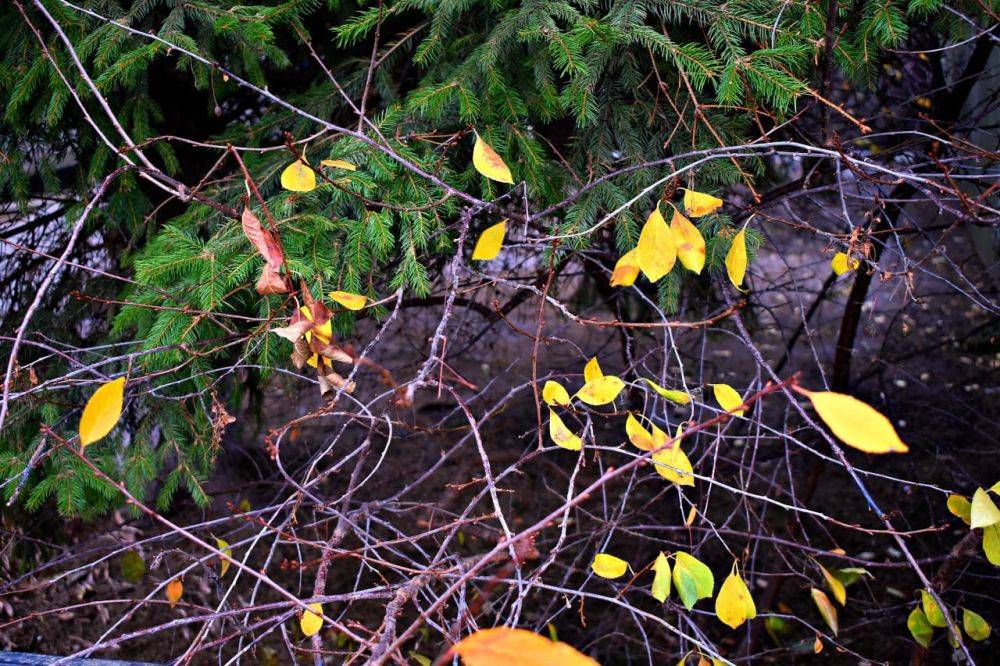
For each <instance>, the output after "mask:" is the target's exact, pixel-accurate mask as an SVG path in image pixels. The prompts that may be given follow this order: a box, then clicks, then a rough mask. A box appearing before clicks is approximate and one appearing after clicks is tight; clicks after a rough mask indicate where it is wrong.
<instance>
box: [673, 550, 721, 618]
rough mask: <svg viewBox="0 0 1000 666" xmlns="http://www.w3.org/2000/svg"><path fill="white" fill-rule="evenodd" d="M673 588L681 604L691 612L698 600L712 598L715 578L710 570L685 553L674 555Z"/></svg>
mask: <svg viewBox="0 0 1000 666" xmlns="http://www.w3.org/2000/svg"><path fill="white" fill-rule="evenodd" d="M673 579H674V587H675V588H677V594H678V595H680V598H681V603H683V604H684V607H685V608H687V609H688V610H691V609H692V608H693V607H694V605H695V603H697V602H698V600H699V599H704V598H706V597H710V596H712V591H713V590H714V589H715V577H714V576H713V575H712V570H711V569H709V568H708V567H707V566H705V564H704V563H702V562H700V561H698V559H697V558H695V557H693V556H691V555H688V554H687V553H682V552H679V551H678V552H677V553H675V554H674V572H673Z"/></svg>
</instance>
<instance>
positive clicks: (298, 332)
mask: <svg viewBox="0 0 1000 666" xmlns="http://www.w3.org/2000/svg"><path fill="white" fill-rule="evenodd" d="M313 326H314V324H313V323H312V322H311V321H309V320H308V319H306V318H305V317H302V318H300V319H299V320H298V321H296V322H293V323H290V324H289V325H288V326H279V327H278V328H272V329H271V332H272V333H276V334H277V335H280V336H281V337H283V338H284V339H286V340H288V341H289V342H293V343H294V342H297V341H298V339H299V338H301V337H302V336H303V334H305V332H306V331H308V330H309V329H310V328H312V327H313Z"/></svg>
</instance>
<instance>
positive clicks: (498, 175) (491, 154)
mask: <svg viewBox="0 0 1000 666" xmlns="http://www.w3.org/2000/svg"><path fill="white" fill-rule="evenodd" d="M472 166H474V167H476V171H478V172H479V173H481V174H483V175H484V176H486V177H487V178H489V179H490V180H495V181H497V182H499V183H507V184H508V185H510V184H513V183H514V178H513V177H512V176H511V175H510V169H508V168H507V165H506V164H504V161H503V158H502V157H500V156H499V155H497V152H496V151H495V150H493V148H492V147H490V145H489V144H488V143H486V142H485V141H483V138H482V137H481V136H479V133H478V132H476V145H475V146H474V147H473V148H472Z"/></svg>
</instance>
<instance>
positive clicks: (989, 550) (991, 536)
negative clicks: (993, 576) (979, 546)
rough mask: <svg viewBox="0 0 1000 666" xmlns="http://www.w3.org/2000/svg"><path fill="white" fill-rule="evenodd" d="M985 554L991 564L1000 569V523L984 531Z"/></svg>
mask: <svg viewBox="0 0 1000 666" xmlns="http://www.w3.org/2000/svg"><path fill="white" fill-rule="evenodd" d="M983 553H985V555H986V559H987V560H989V561H990V564H992V565H993V566H997V567H1000V523H998V524H995V525H990V526H989V527H986V528H984V529H983Z"/></svg>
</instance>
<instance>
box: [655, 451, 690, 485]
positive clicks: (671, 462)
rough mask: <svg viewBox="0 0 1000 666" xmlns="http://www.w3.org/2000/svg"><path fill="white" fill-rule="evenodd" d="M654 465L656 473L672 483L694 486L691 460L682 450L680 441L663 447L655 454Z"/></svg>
mask: <svg viewBox="0 0 1000 666" xmlns="http://www.w3.org/2000/svg"><path fill="white" fill-rule="evenodd" d="M652 458H653V467H654V468H655V469H656V473H657V474H659V475H660V476H662V477H663V478H664V479H666V480H667V481H670V482H671V483H676V484H677V485H679V486H693V485H694V476H692V471H693V470H692V469H691V461H690V460H689V459H688V457H687V454H686V453H684V451H683V450H681V443H680V441H676V442H674V443H673V445H671V446H668V447H667V448H665V449H661V450H659V451H657V452H656V453H654V454H653V456H652Z"/></svg>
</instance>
